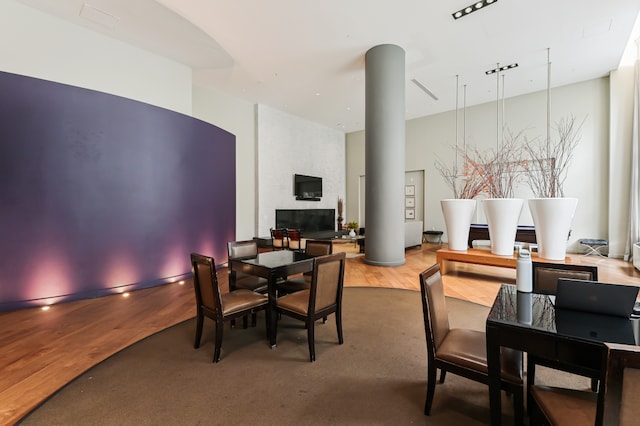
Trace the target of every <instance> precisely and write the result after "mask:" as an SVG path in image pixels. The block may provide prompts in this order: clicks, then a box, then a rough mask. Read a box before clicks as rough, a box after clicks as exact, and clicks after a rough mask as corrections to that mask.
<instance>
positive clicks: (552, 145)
mask: <svg viewBox="0 0 640 426" xmlns="http://www.w3.org/2000/svg"><path fill="white" fill-rule="evenodd" d="M585 120H586V117H585V119H583V120H582V122H581V123H580V124H577V123H576V118H575V117H574V116H573V115H571V116H569V117H565V118H562V119H560V120H559V121H558V123H557V124H556V132H557V134H558V138H557V139H556V140H544V139H541V138H536V139H534V140H532V141H527V143H525V144H524V146H523V147H524V151H525V153H526V154H527V157H528V158H527V160H526V161H525V162H524V163H523V164H524V173H525V174H526V176H527V180H528V183H529V186H530V187H531V190H532V191H533V193H534V195H535V196H536V197H537V198H555V197H564V188H563V185H564V181H565V180H566V178H567V171H568V167H569V163H570V162H571V159H572V157H573V151H574V150H575V148H576V146H577V145H578V142H580V137H581V130H582V125H583V124H584V122H585Z"/></svg>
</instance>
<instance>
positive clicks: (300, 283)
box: [278, 240, 333, 296]
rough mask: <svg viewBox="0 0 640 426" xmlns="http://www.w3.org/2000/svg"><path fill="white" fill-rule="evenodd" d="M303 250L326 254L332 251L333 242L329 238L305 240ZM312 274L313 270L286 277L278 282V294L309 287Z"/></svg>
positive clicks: (320, 254) (282, 294)
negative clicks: (300, 274)
mask: <svg viewBox="0 0 640 426" xmlns="http://www.w3.org/2000/svg"><path fill="white" fill-rule="evenodd" d="M304 252H305V253H306V254H308V255H311V256H326V255H328V254H332V253H333V244H332V243H331V241H329V240H307V244H306V247H305V251H304ZM312 276H313V271H309V272H305V273H304V274H302V276H297V277H293V278H288V279H286V280H284V281H282V282H279V283H278V295H280V296H284V295H285V294H289V293H294V292H296V291H300V290H307V289H309V288H310V287H311V277H312Z"/></svg>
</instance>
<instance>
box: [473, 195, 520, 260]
mask: <svg viewBox="0 0 640 426" xmlns="http://www.w3.org/2000/svg"><path fill="white" fill-rule="evenodd" d="M523 204H524V200H522V199H521V198H487V199H486V200H482V206H483V207H484V214H485V216H486V217H487V224H488V225H489V239H490V240H491V253H493V254H497V255H500V256H513V247H514V244H515V242H516V231H517V230H518V220H519V219H520V212H522V205H523Z"/></svg>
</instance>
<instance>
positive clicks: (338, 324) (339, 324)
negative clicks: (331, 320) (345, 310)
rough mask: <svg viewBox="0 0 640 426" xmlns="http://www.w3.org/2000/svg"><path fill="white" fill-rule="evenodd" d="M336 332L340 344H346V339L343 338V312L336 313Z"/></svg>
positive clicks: (339, 310)
mask: <svg viewBox="0 0 640 426" xmlns="http://www.w3.org/2000/svg"><path fill="white" fill-rule="evenodd" d="M336 330H337V331H338V343H339V344H343V343H344V337H343V336H342V310H341V309H338V310H337V311H336Z"/></svg>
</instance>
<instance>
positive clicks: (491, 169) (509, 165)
mask: <svg viewBox="0 0 640 426" xmlns="http://www.w3.org/2000/svg"><path fill="white" fill-rule="evenodd" d="M523 141H524V131H520V132H518V133H515V134H514V133H512V132H511V131H509V130H506V132H505V137H504V139H503V142H502V146H500V147H499V148H496V149H489V150H486V151H484V152H483V151H480V150H479V149H478V148H475V147H474V148H471V149H470V150H468V151H467V152H466V153H465V163H467V164H468V165H469V167H470V168H471V170H472V171H471V173H472V174H475V175H477V176H479V178H480V179H481V181H482V186H483V192H486V193H487V195H488V196H489V198H512V197H513V188H514V186H515V184H516V183H517V182H518V181H519V180H520V177H521V174H522V168H521V166H520V165H521V163H522V161H521V159H520V158H519V153H520V150H521V145H522V144H523Z"/></svg>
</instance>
